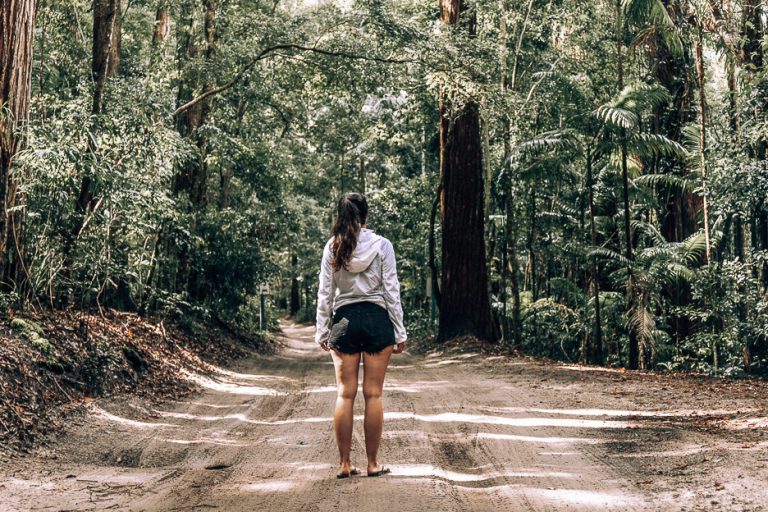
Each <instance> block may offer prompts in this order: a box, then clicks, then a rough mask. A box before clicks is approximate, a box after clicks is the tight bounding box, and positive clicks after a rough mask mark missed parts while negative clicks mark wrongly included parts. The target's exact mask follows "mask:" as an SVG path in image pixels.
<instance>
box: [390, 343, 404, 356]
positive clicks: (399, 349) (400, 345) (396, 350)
mask: <svg viewBox="0 0 768 512" xmlns="http://www.w3.org/2000/svg"><path fill="white" fill-rule="evenodd" d="M403 350H405V342H404V341H401V342H400V343H398V344H397V345H395V348H393V349H392V353H393V354H402V353H403Z"/></svg>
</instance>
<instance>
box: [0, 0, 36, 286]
mask: <svg viewBox="0 0 768 512" xmlns="http://www.w3.org/2000/svg"><path fill="white" fill-rule="evenodd" d="M36 7H37V5H36V2H35V0H17V1H15V2H8V1H5V2H3V3H2V7H0V108H2V115H0V200H2V206H3V212H2V214H0V267H2V268H1V269H0V270H1V271H2V283H1V286H0V289H3V290H9V289H14V288H15V289H17V291H18V284H19V280H20V279H21V278H23V263H22V261H23V260H22V257H23V249H22V243H21V234H22V233H21V229H22V215H21V213H20V212H19V211H17V210H16V209H15V208H16V207H17V206H20V204H21V203H23V199H22V198H20V197H19V193H18V182H17V176H18V174H20V171H19V170H18V169H17V168H16V167H15V158H16V155H17V154H18V152H19V151H20V150H22V149H23V148H24V146H25V144H26V135H25V134H26V129H27V126H26V125H27V121H28V120H29V100H30V93H31V83H32V50H33V47H34V30H35V9H36Z"/></svg>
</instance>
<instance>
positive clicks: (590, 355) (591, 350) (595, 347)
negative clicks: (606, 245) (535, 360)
mask: <svg viewBox="0 0 768 512" xmlns="http://www.w3.org/2000/svg"><path fill="white" fill-rule="evenodd" d="M587 188H588V189H589V190H588V196H589V231H590V236H591V241H592V248H593V249H594V248H597V229H596V228H595V188H594V176H593V172H592V153H591V151H590V150H589V149H588V150H587ZM598 269H599V267H598V264H597V256H595V255H593V256H592V268H591V269H590V270H591V272H590V273H591V281H592V294H593V295H592V297H593V299H592V300H594V301H595V338H594V341H593V343H592V345H591V347H587V353H586V354H584V358H585V359H586V360H587V361H589V362H594V363H597V364H603V324H602V319H601V317H600V274H599V271H598Z"/></svg>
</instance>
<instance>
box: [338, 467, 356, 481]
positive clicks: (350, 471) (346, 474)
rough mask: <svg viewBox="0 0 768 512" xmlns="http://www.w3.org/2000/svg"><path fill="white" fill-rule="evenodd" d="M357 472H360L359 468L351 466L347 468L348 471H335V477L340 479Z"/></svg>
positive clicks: (354, 474)
mask: <svg viewBox="0 0 768 512" xmlns="http://www.w3.org/2000/svg"><path fill="white" fill-rule="evenodd" d="M359 474H360V470H359V469H357V468H352V469H350V470H349V473H344V472H340V473H336V478H339V479H341V478H349V477H350V476H357V475H359Z"/></svg>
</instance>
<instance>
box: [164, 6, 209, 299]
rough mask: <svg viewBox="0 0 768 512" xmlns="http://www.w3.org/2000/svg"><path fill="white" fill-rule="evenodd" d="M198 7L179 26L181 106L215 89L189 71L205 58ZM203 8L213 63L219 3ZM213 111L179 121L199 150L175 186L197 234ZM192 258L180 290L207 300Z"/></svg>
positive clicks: (184, 263)
mask: <svg viewBox="0 0 768 512" xmlns="http://www.w3.org/2000/svg"><path fill="white" fill-rule="evenodd" d="M195 4H196V2H189V3H187V5H186V7H185V9H184V13H185V14H186V19H185V20H184V21H183V22H181V23H179V34H178V39H179V42H180V44H179V57H178V60H179V66H180V74H181V76H182V78H181V80H179V89H178V93H177V100H176V102H177V105H179V106H181V105H183V104H185V103H186V102H188V101H189V100H191V99H192V98H194V97H195V96H197V95H198V94H199V93H200V90H201V89H202V91H203V92H205V91H207V90H209V89H210V88H211V87H212V80H210V79H208V80H206V81H205V82H202V83H201V81H200V80H199V77H198V76H197V74H196V73H195V71H194V70H192V71H190V70H188V69H187V66H189V65H191V64H192V63H193V62H194V61H195V60H196V59H198V58H199V57H200V54H201V48H200V45H199V44H198V23H197V16H198V12H197V9H195ZM203 4H204V7H205V12H204V14H203V36H204V43H205V52H204V57H205V60H206V61H207V62H209V63H212V62H213V61H214V60H215V58H216V46H217V37H218V35H217V26H216V16H217V10H218V3H217V2H216V1H215V0H204V2H203ZM192 67H194V66H192ZM211 108H212V98H211V97H208V98H206V99H204V100H202V101H200V102H198V103H196V104H195V105H193V106H192V107H190V108H188V109H186V110H184V111H183V112H181V113H180V114H179V116H177V119H176V126H177V130H178V131H179V133H180V134H181V135H182V136H184V137H188V138H191V139H193V140H194V141H195V143H196V145H197V147H198V150H199V153H198V155H197V158H196V159H194V160H191V161H189V162H188V163H186V164H185V165H184V167H182V168H181V169H180V170H179V171H178V172H177V174H176V176H175V177H174V183H173V191H174V193H176V194H186V195H187V197H189V204H190V212H191V213H192V225H191V226H190V230H191V231H192V232H193V233H194V232H195V231H196V230H197V224H198V220H197V219H198V217H199V216H200V215H201V214H203V212H204V211H205V210H206V208H207V205H208V165H207V163H206V154H207V152H208V140H207V138H206V137H205V136H204V135H202V134H201V133H200V127H202V126H203V125H205V123H206V121H207V120H208V116H209V115H210V112H211ZM190 256H191V255H190V254H189V253H188V251H187V249H181V250H180V252H179V269H180V271H179V274H178V278H177V285H176V286H177V289H178V290H187V291H189V292H190V294H191V295H192V296H193V297H194V298H198V299H200V298H203V297H202V295H201V294H203V293H204V289H203V287H201V286H199V284H200V283H199V281H198V276H197V275H196V274H195V273H194V271H193V266H192V262H191V260H190Z"/></svg>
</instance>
